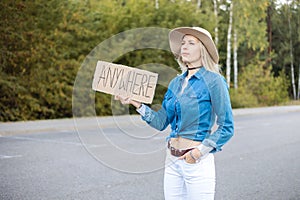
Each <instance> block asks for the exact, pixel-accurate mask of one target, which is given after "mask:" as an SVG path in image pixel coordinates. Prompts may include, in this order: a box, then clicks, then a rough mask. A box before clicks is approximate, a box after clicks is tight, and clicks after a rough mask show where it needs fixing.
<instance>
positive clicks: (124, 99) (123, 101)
mask: <svg viewBox="0 0 300 200" xmlns="http://www.w3.org/2000/svg"><path fill="white" fill-rule="evenodd" d="M114 99H115V100H119V101H120V102H121V104H123V105H124V104H130V101H131V99H130V97H121V96H119V95H116V96H115V97H114Z"/></svg>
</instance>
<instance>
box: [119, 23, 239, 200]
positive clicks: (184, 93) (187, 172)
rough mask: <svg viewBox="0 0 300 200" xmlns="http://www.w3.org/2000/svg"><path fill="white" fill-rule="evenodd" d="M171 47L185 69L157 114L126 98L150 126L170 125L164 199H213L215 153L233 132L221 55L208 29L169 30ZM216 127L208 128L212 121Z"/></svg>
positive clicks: (161, 128)
mask: <svg viewBox="0 0 300 200" xmlns="http://www.w3.org/2000/svg"><path fill="white" fill-rule="evenodd" d="M169 42H170V47H171V50H172V52H173V54H174V55H175V58H176V59H177V61H178V63H179V65H180V67H181V69H182V71H183V73H182V74H181V75H179V76H177V77H175V78H174V79H173V80H172V81H171V82H170V84H169V86H168V90H167V92H166V94H165V97H164V100H163V102H162V108H161V109H160V110H159V111H157V112H155V111H153V110H152V109H151V108H149V107H148V106H146V105H144V104H141V103H140V102H137V101H134V100H131V99H129V98H122V97H119V96H117V97H116V99H119V100H120V101H121V103H123V104H132V105H134V106H135V107H136V108H137V112H139V113H140V114H141V115H142V119H143V120H145V121H146V122H147V123H148V124H149V125H150V126H152V127H154V128H156V129H158V130H164V129H165V128H166V127H167V126H168V125H171V133H170V135H169V137H168V138H167V141H168V149H167V158H166V167H165V173H164V195H165V199H167V200H170V199H174V200H175V199H176V200H178V199H188V200H196V199H197V200H198V199H214V194H215V164H214V156H213V153H215V152H217V151H220V150H221V147H222V146H223V145H224V144H225V143H226V142H228V140H229V139H230V138H231V137H232V135H233V129H234V128H233V116H232V109H231V104H230V98H229V93H228V88H227V85H226V81H225V79H224V77H223V76H221V75H220V72H219V68H218V61H219V55H218V51H217V48H216V46H215V44H214V42H213V40H212V37H211V35H210V33H209V32H208V31H207V30H205V29H203V28H199V27H192V28H190V27H180V28H176V29H174V30H172V31H171V32H170V34H169ZM215 123H216V125H217V128H215V130H214V131H212V128H213V126H214V124H215Z"/></svg>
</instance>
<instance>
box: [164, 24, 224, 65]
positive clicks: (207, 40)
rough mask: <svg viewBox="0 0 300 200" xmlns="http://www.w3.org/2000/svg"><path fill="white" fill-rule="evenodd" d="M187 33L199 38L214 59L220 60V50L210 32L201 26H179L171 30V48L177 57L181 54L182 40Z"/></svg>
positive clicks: (215, 60)
mask: <svg viewBox="0 0 300 200" xmlns="http://www.w3.org/2000/svg"><path fill="white" fill-rule="evenodd" d="M185 35H192V36H194V37H196V38H198V39H199V40H200V41H201V42H202V44H203V45H204V46H205V48H206V50H207V51H208V53H209V55H210V57H211V58H212V60H213V61H214V62H215V63H218V62H219V54H218V50H217V48H216V45H215V43H214V41H213V40H212V37H211V35H210V33H209V32H208V31H207V30H205V29H203V28H200V27H179V28H175V29H173V30H171V32H170V34H169V42H170V48H171V51H172V53H173V54H174V55H175V56H176V57H178V56H180V49H181V42H182V38H183V36H185Z"/></svg>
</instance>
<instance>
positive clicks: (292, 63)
mask: <svg viewBox="0 0 300 200" xmlns="http://www.w3.org/2000/svg"><path fill="white" fill-rule="evenodd" d="M287 4H288V1H287ZM287 6H289V5H287ZM288 24H289V34H290V58H291V77H292V88H293V97H294V100H295V99H296V85H295V74H294V58H293V41H292V28H291V19H290V14H289V16H288Z"/></svg>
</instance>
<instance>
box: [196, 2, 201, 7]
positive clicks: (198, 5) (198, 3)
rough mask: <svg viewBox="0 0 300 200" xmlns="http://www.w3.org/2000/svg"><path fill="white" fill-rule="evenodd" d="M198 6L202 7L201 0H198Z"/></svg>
mask: <svg viewBox="0 0 300 200" xmlns="http://www.w3.org/2000/svg"><path fill="white" fill-rule="evenodd" d="M197 7H198V8H200V7H201V0H198V2H197Z"/></svg>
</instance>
